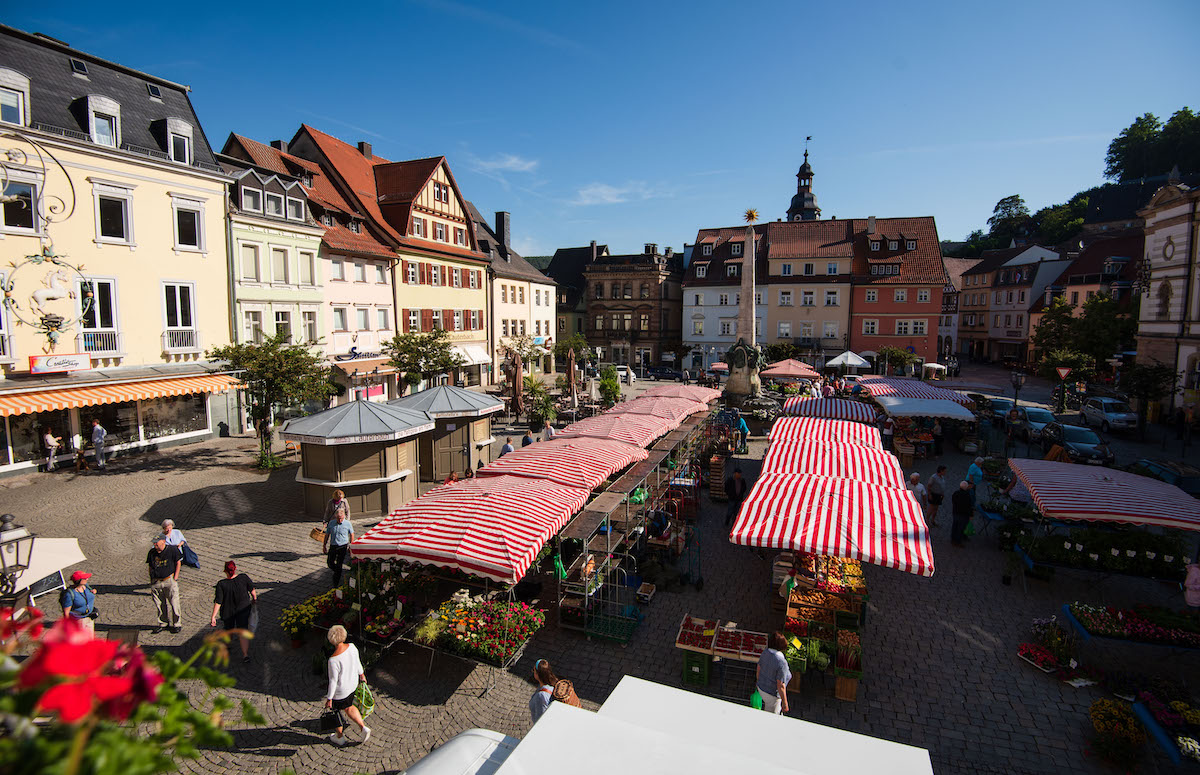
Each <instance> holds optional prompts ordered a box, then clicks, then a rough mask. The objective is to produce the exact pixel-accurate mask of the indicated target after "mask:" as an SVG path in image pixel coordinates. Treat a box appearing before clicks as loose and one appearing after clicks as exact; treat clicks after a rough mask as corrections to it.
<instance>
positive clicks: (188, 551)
mask: <svg viewBox="0 0 1200 775" xmlns="http://www.w3.org/2000/svg"><path fill="white" fill-rule="evenodd" d="M180 548H181V549H182V550H183V564H184V565H186V566H188V567H189V568H195V569H196V570H199V569H200V557H199V556H197V555H196V553H195V552H194V551H192V547H190V546H188V545H187V544H183V545H181V546H180Z"/></svg>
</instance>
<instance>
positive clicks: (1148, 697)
mask: <svg viewBox="0 0 1200 775" xmlns="http://www.w3.org/2000/svg"><path fill="white" fill-rule="evenodd" d="M1137 699H1138V702H1140V703H1142V704H1143V705H1145V706H1146V710H1148V711H1150V715H1152V716H1154V720H1155V721H1157V722H1158V723H1159V724H1161V725H1162V726H1164V727H1166V728H1167V729H1171V728H1174V727H1181V726H1183V724H1184V718H1183V714H1182V713H1180V712H1179V711H1177V710H1175V709H1174V708H1172V707H1171V706H1170V705H1168V704H1167V703H1165V702H1163V701H1162V700H1160V699H1159V698H1158V697H1156V696H1155V695H1154V694H1152V693H1151V692H1138V696H1137ZM1171 704H1172V705H1174V704H1176V703H1171ZM1179 704H1181V705H1182V704H1183V703H1179ZM1185 707H1186V706H1185Z"/></svg>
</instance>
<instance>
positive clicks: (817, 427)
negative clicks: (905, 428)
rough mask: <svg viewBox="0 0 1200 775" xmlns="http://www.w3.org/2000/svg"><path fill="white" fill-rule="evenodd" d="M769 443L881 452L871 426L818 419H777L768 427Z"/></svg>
mask: <svg viewBox="0 0 1200 775" xmlns="http://www.w3.org/2000/svg"><path fill="white" fill-rule="evenodd" d="M769 438H770V439H771V443H775V442H776V441H819V442H821V443H823V444H866V445H867V446H869V447H875V448H876V449H883V440H882V439H881V438H880V437H879V429H878V428H876V427H875V426H874V425H866V424H865V423H861V422H850V421H849V420H826V419H824V418H822V417H780V418H779V419H777V420H776V421H775V422H774V424H772V425H771V432H770V434H769Z"/></svg>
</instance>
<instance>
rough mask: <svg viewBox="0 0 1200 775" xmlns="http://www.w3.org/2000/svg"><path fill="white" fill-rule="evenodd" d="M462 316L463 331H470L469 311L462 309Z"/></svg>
mask: <svg viewBox="0 0 1200 775" xmlns="http://www.w3.org/2000/svg"><path fill="white" fill-rule="evenodd" d="M462 316H463V331H470V330H471V310H469V309H464V310H463V311H462Z"/></svg>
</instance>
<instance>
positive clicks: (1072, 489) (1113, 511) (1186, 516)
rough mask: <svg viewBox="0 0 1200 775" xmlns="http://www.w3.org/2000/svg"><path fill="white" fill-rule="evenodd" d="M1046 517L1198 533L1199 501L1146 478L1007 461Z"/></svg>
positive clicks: (1040, 462) (1090, 468) (1070, 465)
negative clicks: (1166, 528) (1122, 523)
mask: <svg viewBox="0 0 1200 775" xmlns="http://www.w3.org/2000/svg"><path fill="white" fill-rule="evenodd" d="M1008 465H1009V467H1010V468H1012V470H1013V471H1014V472H1015V473H1016V475H1017V477H1018V478H1019V479H1020V480H1021V482H1022V483H1023V484H1024V485H1025V486H1026V487H1027V488H1029V493H1030V495H1032V496H1033V502H1034V503H1035V504H1037V507H1038V510H1040V511H1041V512H1042V515H1043V516H1045V517H1048V518H1050V519H1088V520H1094V521H1097V522H1124V523H1128V524H1131V525H1159V526H1161V527H1173V528H1178V529H1180V530H1197V531H1200V500H1196V499H1195V498H1193V497H1191V496H1190V495H1188V494H1187V493H1185V492H1184V491H1183V490H1181V489H1179V488H1178V487H1176V486H1175V485H1173V484H1167V483H1166V482H1160V481H1159V480H1157V479H1151V478H1150V477H1148V476H1140V475H1139V474H1133V473H1129V472H1128V471H1117V470H1114V469H1112V468H1101V467H1100V466H1089V465H1084V464H1081V463H1056V462H1052V461H1049V460H1036V459H1032V460H1027V459H1024V458H1009V460H1008Z"/></svg>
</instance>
